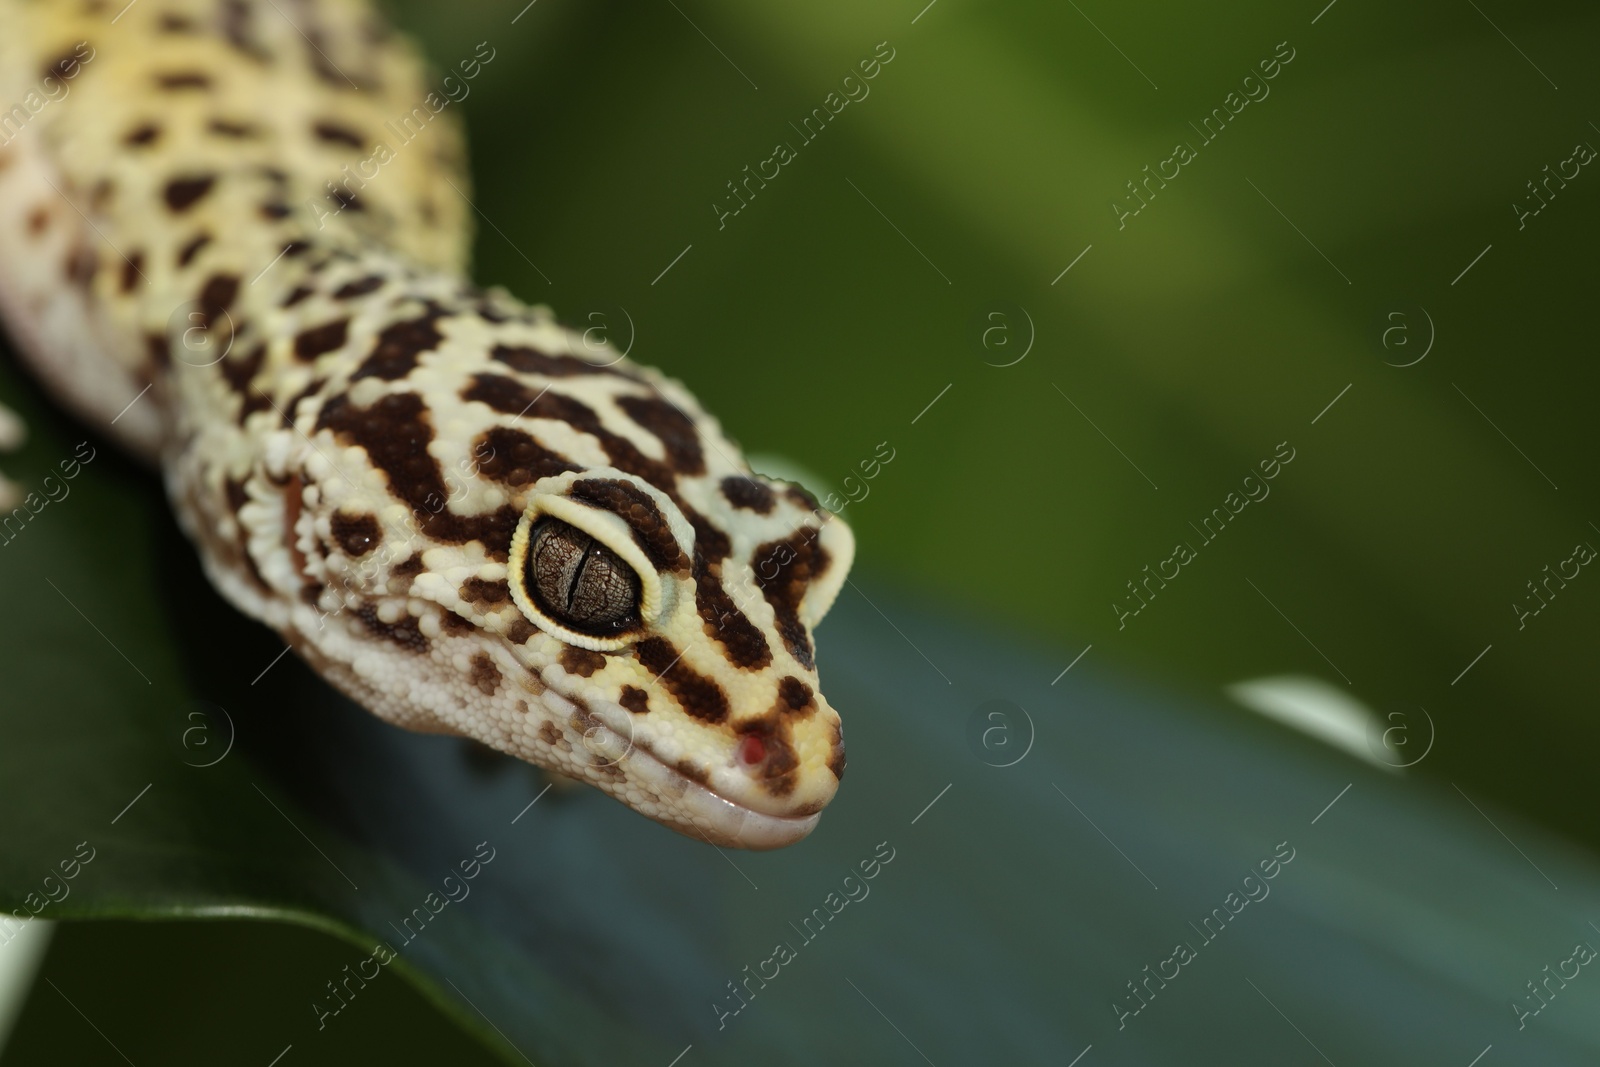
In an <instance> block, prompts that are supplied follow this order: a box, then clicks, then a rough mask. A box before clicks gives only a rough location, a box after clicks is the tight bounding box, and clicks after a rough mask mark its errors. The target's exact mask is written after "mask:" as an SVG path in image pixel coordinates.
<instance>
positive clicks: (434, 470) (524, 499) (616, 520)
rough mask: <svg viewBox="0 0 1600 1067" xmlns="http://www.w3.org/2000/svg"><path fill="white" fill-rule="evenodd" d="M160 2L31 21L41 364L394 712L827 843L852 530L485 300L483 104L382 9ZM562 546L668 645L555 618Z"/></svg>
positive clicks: (682, 414)
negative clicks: (467, 143) (435, 74)
mask: <svg viewBox="0 0 1600 1067" xmlns="http://www.w3.org/2000/svg"><path fill="white" fill-rule="evenodd" d="M124 3H125V0H110V2H105V3H100V2H94V0H88V2H85V0H0V142H6V143H5V144H4V146H3V147H0V314H3V317H4V321H5V325H6V327H7V329H8V332H9V334H10V336H11V338H12V339H13V342H14V347H15V348H17V349H18V350H19V351H20V352H21V353H22V355H23V356H24V357H25V359H26V360H27V362H28V363H29V364H30V366H31V367H32V368H33V369H34V370H35V372H36V373H37V374H38V375H39V376H40V378H41V379H42V380H43V381H44V382H45V383H46V385H47V386H48V387H49V388H50V389H51V391H52V392H53V393H55V394H56V395H57V396H58V397H59V398H60V399H61V400H62V401H63V402H64V403H65V404H67V405H68V406H70V407H71V408H73V409H74V410H75V411H76V412H77V413H78V414H79V415H81V416H82V417H83V418H85V419H86V420H88V421H90V422H93V423H95V424H96V425H98V426H100V427H102V428H106V429H107V432H109V433H111V434H112V435H113V436H114V437H115V438H116V439H118V440H119V441H121V442H122V443H123V444H125V445H126V446H127V447H128V448H129V449H131V450H132V451H134V452H136V453H138V454H140V455H142V456H144V457H147V458H148V459H150V460H152V461H154V462H158V463H160V465H161V466H162V468H163V470H164V472H165V475H166V481H167V484H168V488H169V492H170V496H171V499H172V501H173V504H174V507H175V508H176V509H177V512H178V515H179V516H180V518H181V520H182V522H183V525H184V527H185V529H186V530H187V531H188V532H189V534H190V536H191V537H192V538H193V539H194V541H195V543H196V545H197V546H198V548H199V550H200V553H201V556H202V559H203V561H204V564H205V567H206V571H207V573H208V574H209V575H210V577H211V579H212V581H213V582H214V583H215V584H216V586H217V587H218V588H219V589H220V590H221V591H222V592H223V594H224V595H225V596H226V597H227V598H228V599H229V600H230V601H232V602H233V603H234V604H235V605H237V606H238V607H239V609H240V610H242V611H244V612H245V613H247V614H249V615H251V616H252V617H254V618H257V619H259V620H261V621H262V622H264V623H266V624H267V625H268V626H271V627H272V628H274V629H275V630H277V631H278V632H279V633H280V634H282V636H283V637H284V639H285V641H287V642H288V643H289V644H290V645H291V646H293V648H294V649H295V650H296V652H298V653H299V654H300V655H301V656H303V657H304V658H305V659H306V660H307V661H308V662H309V663H311V664H312V665H313V666H314V667H315V668H316V669H317V670H319V671H320V672H321V673H322V674H323V676H324V677H326V678H327V679H328V680H329V681H331V682H332V683H333V684H335V685H336V686H338V687H339V688H340V689H342V690H344V691H345V692H346V693H348V694H350V695H351V696H352V697H354V698H355V699H356V700H358V701H360V702H361V703H362V704H364V705H365V706H366V707H367V708H368V709H370V710H371V711H372V712H373V713H374V714H376V715H378V716H380V717H381V718H383V719H385V720H387V721H389V722H392V723H395V724H396V725H400V726H404V727H406V728H409V729H413V730H421V731H430V732H440V733H452V734H460V735H463V736H466V737H470V738H474V739H476V740H478V741H481V742H483V743H484V744H487V745H490V746H492V747H493V748H496V749H499V750H501V751H503V752H507V753H510V754H512V755H514V756H517V757H519V758H521V759H525V760H528V761H530V762H532V763H536V764H539V765H541V766H544V767H547V768H550V769H553V770H556V771H559V772H561V773H563V774H566V775H569V776H571V777H574V778H578V779H581V780H583V781H587V782H590V783H592V784H594V785H596V786H598V787H599V788H601V789H603V790H605V791H606V792H608V793H610V794H611V795H613V796H615V797H617V798H618V799H620V800H622V801H623V802H624V803H626V804H628V805H629V806H630V807H632V808H634V809H635V810H637V811H639V812H641V813H643V814H645V815H647V816H649V817H651V818H653V819H657V820H660V821H661V822H663V823H666V824H667V825H669V826H672V827H673V828H675V829H678V830H680V831H682V832H684V833H686V834H689V835H691V836H697V837H701V838H704V839H705V840H707V841H710V842H713V843H716V844H722V845H736V846H746V847H755V848H771V847H777V846H781V845H784V844H788V843H791V842H793V841H795V840H798V839H799V838H801V837H803V836H805V834H806V833H808V832H809V831H810V829H811V828H812V826H814V825H815V822H816V819H817V813H818V812H820V810H821V809H822V807H823V806H824V805H825V804H826V803H827V802H828V800H829V799H830V798H831V797H832V796H833V794H834V792H835V790H836V789H837V787H838V781H839V775H840V773H842V770H843V766H844V761H843V747H842V741H841V738H840V730H839V719H838V716H837V714H836V713H835V712H834V710H833V709H832V707H830V706H829V704H828V702H827V700H826V699H825V698H824V697H823V696H822V694H821V692H820V689H819V688H818V684H817V675H816V669H815V664H814V662H813V660H812V655H811V650H812V645H811V640H810V628H811V627H813V626H814V625H815V624H816V623H817V622H818V621H819V620H820V619H821V617H822V615H823V613H824V612H826V610H827V609H828V607H829V605H830V604H831V603H832V601H833V599H834V597H835V596H836V595H837V593H838V591H839V589H840V587H841V586H842V584H843V582H844V580H845V574H846V572H847V571H848V568H849V565H850V561H851V557H852V554H853V541H852V539H851V536H850V533H849V530H848V528H847V527H846V526H845V525H844V524H843V523H842V522H840V521H838V520H836V519H833V518H832V517H831V516H828V515H827V514H826V513H824V512H821V511H820V510H818V509H817V508H816V507H815V504H814V502H812V501H810V500H809V499H808V498H807V497H806V496H805V494H803V493H802V492H800V491H798V490H797V489H794V488H793V487H790V486H786V485H784V484H782V483H776V482H770V481H767V480H765V479H760V478H758V477H756V476H754V475H751V474H750V471H749V469H748V467H747V466H746V465H745V463H744V460H743V458H742V456H741V453H740V451H739V449H738V447H737V446H736V445H735V444H734V443H733V442H731V441H729V440H728V439H727V438H726V437H724V436H723V435H722V432H721V428H720V427H719V425H718V423H717V421H716V420H715V419H714V418H712V417H711V416H710V415H708V414H707V413H705V412H704V411H703V410H701V408H700V406H699V404H698V403H697V402H696V401H695V399H694V397H693V396H691V395H690V394H689V393H688V392H687V391H686V390H685V389H684V388H683V387H682V386H681V385H679V384H678V383H676V382H673V381H670V380H668V379H666V378H664V377H662V376H661V375H659V374H657V373H656V372H654V371H651V370H648V369H646V368H641V367H638V366H636V365H634V364H632V363H630V362H629V361H627V360H625V359H622V358H621V356H620V355H618V354H617V353H615V352H613V351H611V350H610V349H609V348H607V347H606V346H605V345H603V344H598V343H595V339H594V338H593V336H592V335H591V336H588V337H586V336H584V335H581V334H578V333H575V332H573V331H570V330H567V329H565V328H563V327H561V326H559V325H557V323H556V322H555V320H554V319H553V318H552V316H551V315H550V313H549V312H548V311H546V310H544V309H542V308H528V307H526V306H524V305H521V304H519V303H518V302H517V301H515V300H514V299H513V298H511V297H510V296H509V295H507V294H504V293H499V292H496V293H484V292H482V291H479V290H475V289H473V288H472V287H471V285H470V282H469V281H468V280H467V278H466V275H465V270H466V249H467V244H468V240H469V237H470V233H469V227H468V220H469V217H470V212H471V209H470V207H469V206H468V205H467V204H466V203H465V202H464V197H465V196H466V195H470V194H469V188H470V187H469V185H468V182H467V180H466V178H465V176H464V174H463V173H462V171H461V159H462V148H461V137H460V134H459V131H458V129H457V126H456V123H455V119H456V112H457V111H458V110H459V109H458V108H456V107H454V106H453V105H446V106H443V107H436V106H435V105H437V104H438V103H439V102H440V101H442V100H443V99H444V96H443V94H441V93H439V92H438V91H437V89H436V88H435V87H436V86H437V82H434V81H432V80H431V79H430V78H429V77H428V76H427V74H426V72H425V70H424V68H423V67H422V65H421V64H420V63H419V61H418V60H417V59H416V57H415V55H414V53H413V52H412V50H411V49H410V48H409V47H408V46H407V45H406V44H405V43H404V42H402V41H399V40H398V39H396V38H394V37H393V36H392V35H390V34H389V32H388V31H387V29H386V28H385V27H383V26H382V24H381V22H380V21H379V19H378V16H377V15H376V14H375V12H373V11H372V10H371V9H370V8H369V6H368V5H367V4H366V3H364V2H362V0H299V2H295V0H280V2H279V3H277V4H272V3H257V2H253V0H246V2H239V3H227V2H221V0H142V2H138V3H136V4H134V5H132V6H131V7H127V8H124V6H123V5H124ZM291 18H293V19H295V20H296V22H295V23H291V22H290V19H291ZM113 19H115V20H116V21H115V22H113V21H112V20H113ZM484 47H485V48H488V46H487V45H486V46H484ZM488 50H489V51H490V52H492V48H488ZM484 54H485V53H480V55H479V57H478V58H479V59H482V58H483V55H484ZM68 57H70V59H69V58H68ZM57 60H64V62H63V63H62V65H60V66H56V65H55V63H56V61H57ZM47 72H49V73H47ZM352 83H353V84H352ZM430 93H433V94H434V95H432V96H431V97H430ZM30 94H31V95H30ZM10 102H15V103H16V104H17V105H18V107H20V109H21V110H20V112H19V111H15V110H13V111H12V112H9V113H7V112H5V111H4V110H3V109H5V108H6V107H8V106H9V104H10ZM35 105H37V106H35ZM419 109H420V110H419ZM407 115H412V116H415V119H414V121H413V126H414V127H415V128H416V129H417V130H418V131H420V132H417V133H416V134H415V136H414V138H413V139H411V140H409V141H405V142H401V141H399V140H398V139H397V138H396V137H395V136H394V133H393V127H391V126H386V123H390V122H394V121H396V120H399V119H400V118H401V117H402V116H407ZM8 122H9V126H8V125H7V123H8ZM152 128H153V129H154V131H155V132H154V133H152V132H151V130H152ZM347 165H348V166H349V167H351V168H352V169H351V170H350V171H342V170H341V168H344V167H346V166H347ZM351 175H354V177H353V178H352V177H350V176H351ZM330 179H332V180H335V181H339V182H340V183H341V188H342V189H343V191H344V193H345V194H355V195H356V197H357V199H358V204H357V206H353V207H351V208H350V209H348V210H343V211H336V210H335V209H337V208H338V206H339V202H338V201H335V200H332V199H330V197H329V191H330V190H329V187H328V185H327V184H326V183H327V182H328V181H329V180H330ZM341 290H343V291H342V292H341ZM341 324H342V325H341ZM524 399H526V400H527V404H526V405H524V404H522V401H523V400H524ZM130 405H131V406H130ZM518 409H520V410H518ZM113 420H115V423H114V425H113V424H112V423H113ZM3 422H4V420H3V419H0V423H3ZM0 429H6V430H7V434H0V437H4V436H7V435H11V436H14V434H12V433H11V430H10V428H9V427H7V426H4V425H0ZM529 442H531V444H530V443H529ZM3 443H4V442H3V441H0V445H3ZM530 457H532V458H530ZM730 479H732V481H729V480H730ZM19 488H20V489H21V490H23V491H26V490H27V488H28V487H26V486H21V487H19ZM3 489H4V485H3V484H0V490H3ZM597 491H603V493H604V494H609V498H610V499H613V500H614V499H615V498H616V497H617V495H618V494H623V495H624V496H625V497H626V499H627V500H631V501H633V504H632V505H629V506H625V507H621V508H620V509H619V507H615V506H610V507H608V506H601V505H597V504H596V503H595V502H594V500H595V496H596V492H597ZM735 501H738V502H737V503H736V502H735ZM652 508H653V509H654V514H653V515H652V514H651V511H652ZM625 514H626V515H627V516H631V517H626V518H625V517H624V515H625ZM536 515H557V516H559V517H560V518H561V519H562V520H564V521H567V522H570V523H571V524H572V525H574V526H577V527H579V528H580V529H581V530H583V531H584V532H586V533H588V534H590V535H591V536H593V537H595V538H596V539H597V540H598V541H600V542H601V543H602V544H604V545H605V546H607V547H609V548H610V549H611V550H612V551H613V552H615V553H616V554H617V555H618V556H619V557H621V558H622V559H623V560H625V561H626V562H628V563H629V565H630V566H632V567H634V569H635V570H637V571H638V573H639V577H640V580H641V585H642V587H643V590H644V595H643V604H642V606H641V619H640V622H639V625H638V626H637V627H636V628H635V629H634V630H632V631H630V632H629V633H626V634H624V635H622V636H620V637H616V638H610V639H603V638H595V637H591V636H586V635H583V634H578V633H575V632H573V631H571V630H570V629H568V628H566V627H565V626H563V625H562V624H561V623H560V622H559V621H558V620H555V619H552V618H549V617H546V616H545V615H544V614H542V613H541V611H540V610H539V609H538V606H537V604H535V603H534V602H533V601H532V600H531V599H530V596H529V594H528V591H527V589H526V588H525V587H524V578H523V571H522V568H521V566H520V558H521V557H520V553H521V552H522V551H523V547H520V546H525V542H526V539H527V530H528V529H529V526H530V523H531V521H532V519H533V518H534V516H536ZM641 524H643V525H642V526H641ZM352 530H354V531H355V532H354V533H352ZM652 536H653V537H654V538H655V541H654V542H653V545H652V542H651V537H652ZM647 548H649V549H650V551H648V552H647V551H646V549H647ZM674 557H675V559H674ZM625 704H626V705H627V706H625ZM750 737H755V738H757V739H759V743H753V742H751V741H750V740H749V738H750ZM753 757H756V758H753Z"/></svg>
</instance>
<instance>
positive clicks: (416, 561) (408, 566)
mask: <svg viewBox="0 0 1600 1067" xmlns="http://www.w3.org/2000/svg"><path fill="white" fill-rule="evenodd" d="M421 573H422V555H421V553H418V554H416V555H412V556H407V557H406V558H405V559H403V560H401V561H400V562H399V563H396V564H395V565H394V566H393V567H390V568H389V575H390V576H391V577H393V578H415V577H416V576H417V575H419V574H421Z"/></svg>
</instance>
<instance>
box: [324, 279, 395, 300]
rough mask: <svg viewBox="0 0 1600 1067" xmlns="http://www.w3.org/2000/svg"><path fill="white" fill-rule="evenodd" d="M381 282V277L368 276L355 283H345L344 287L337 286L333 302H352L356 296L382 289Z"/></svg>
mask: <svg viewBox="0 0 1600 1067" xmlns="http://www.w3.org/2000/svg"><path fill="white" fill-rule="evenodd" d="M383 281H384V279H383V275H381V274H369V275H367V276H366V277H365V278H359V279H357V280H356V281H353V282H346V283H345V284H344V285H341V286H339V288H338V289H336V290H335V291H334V294H333V297H334V299H335V300H353V299H355V298H356V297H358V296H366V295H367V294H368V293H371V292H374V291H376V290H378V289H381V288H383Z"/></svg>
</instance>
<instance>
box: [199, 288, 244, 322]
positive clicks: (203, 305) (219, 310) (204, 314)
mask: <svg viewBox="0 0 1600 1067" xmlns="http://www.w3.org/2000/svg"><path fill="white" fill-rule="evenodd" d="M238 295H239V279H238V277H236V276H235V275H232V274H213V275H212V276H211V277H210V278H208V279H206V284H205V285H204V286H203V287H202V288H201V290H200V298H199V300H198V301H197V303H199V305H200V325H201V326H202V327H203V328H205V329H207V330H209V329H211V324H212V323H214V322H215V321H216V320H217V317H218V316H219V315H222V314H223V313H224V312H226V311H227V310H228V309H229V308H230V307H232V306H233V301H234V299H235V298H236V297H238Z"/></svg>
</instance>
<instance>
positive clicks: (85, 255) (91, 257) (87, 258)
mask: <svg viewBox="0 0 1600 1067" xmlns="http://www.w3.org/2000/svg"><path fill="white" fill-rule="evenodd" d="M99 269H100V257H99V256H98V255H96V254H95V251H94V249H92V248H90V247H89V246H88V245H74V246H73V248H72V250H71V251H70V252H68V253H67V280H68V281H70V282H72V283H73V284H74V285H77V286H81V287H82V288H84V289H87V288H89V287H90V286H91V285H92V284H94V276H95V272H96V271H98V270H99Z"/></svg>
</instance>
